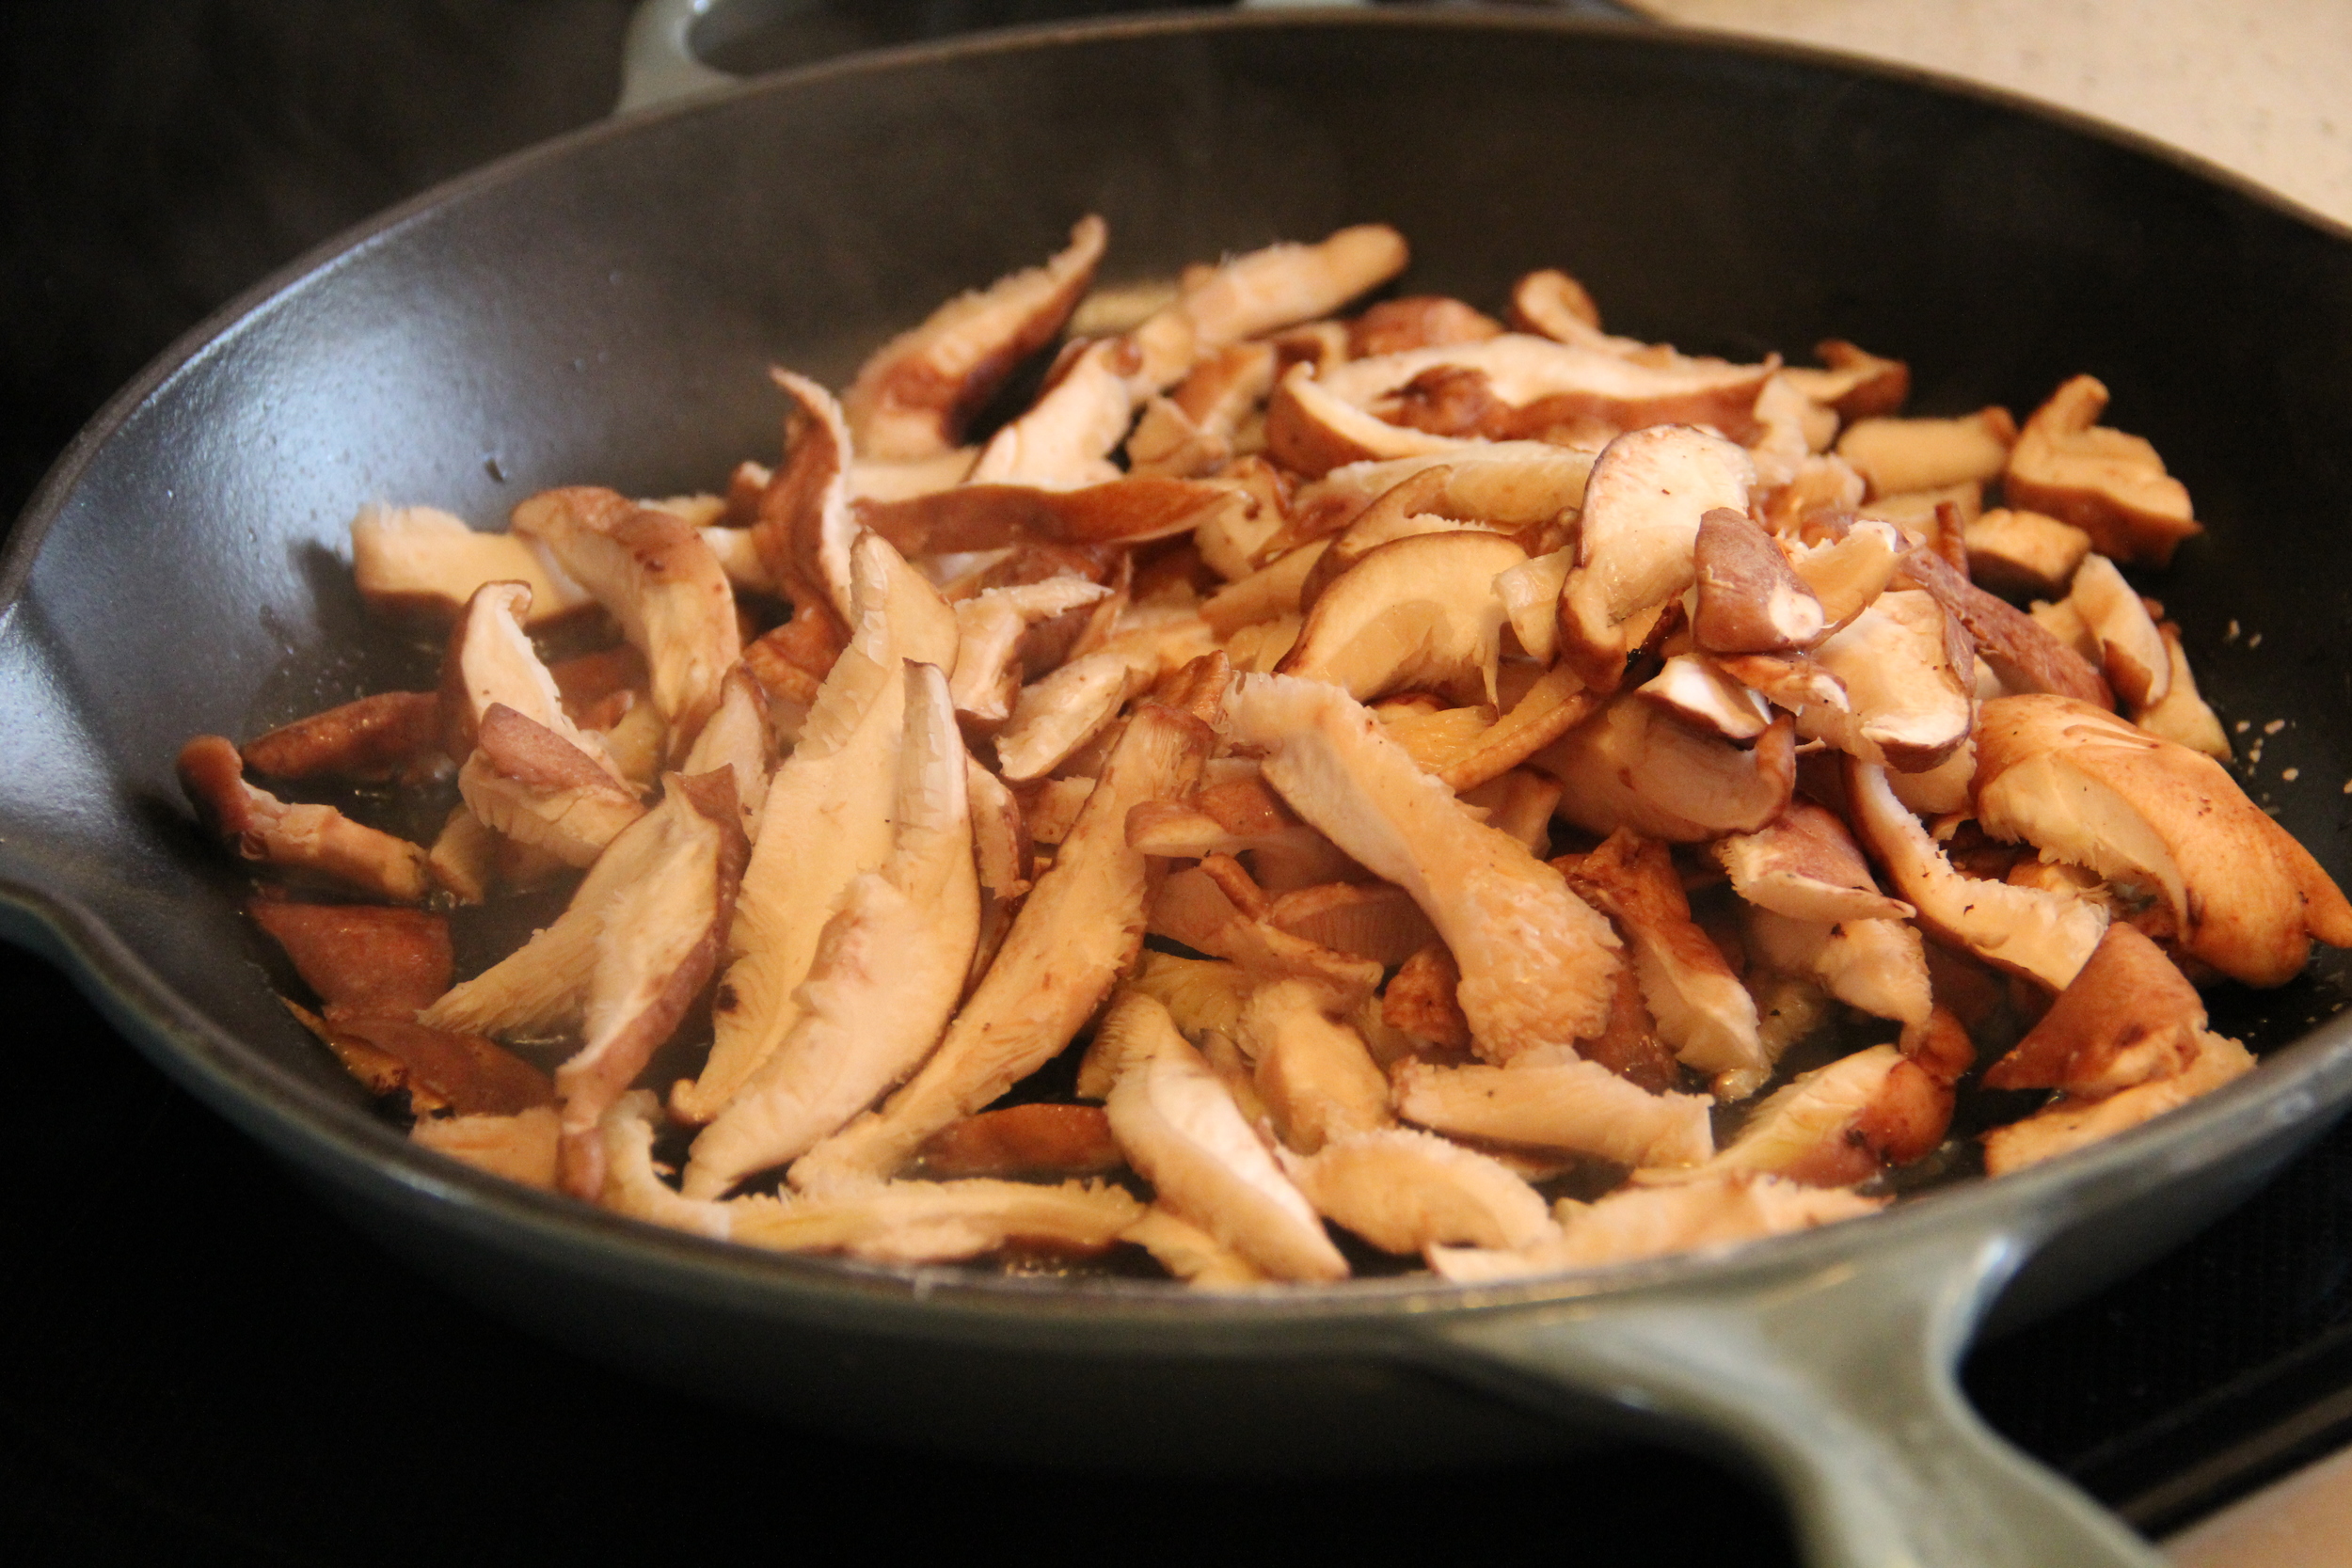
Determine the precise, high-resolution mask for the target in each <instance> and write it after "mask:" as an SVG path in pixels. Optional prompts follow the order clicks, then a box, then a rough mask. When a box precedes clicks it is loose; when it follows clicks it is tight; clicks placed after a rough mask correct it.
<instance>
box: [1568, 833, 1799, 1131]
mask: <svg viewBox="0 0 2352 1568" xmlns="http://www.w3.org/2000/svg"><path fill="white" fill-rule="evenodd" d="M1567 875H1568V885H1569V886H1570V887H1572V888H1574V889H1575V890H1576V891H1577V892H1578V893H1580V894H1582V895H1584V897H1585V898H1586V900H1588V901H1589V902H1590V903H1592V904H1593V906H1594V907H1595V908H1597V909H1598V910H1600V911H1602V912H1603V913H1605V914H1608V915H1610V916H1611V917H1612V918H1613V919H1614V920H1615V921H1616V923H1617V927H1618V928H1619V929H1620V930H1621V931H1623V932H1624V933H1625V938H1626V942H1627V943H1628V945H1629V946H1630V947H1631V949H1632V952H1633V972H1634V974H1635V975H1636V976H1637V977H1638V978H1639V979H1640V981H1641V986H1642V1000H1643V1002H1644V1003H1645V1005H1647V1006H1648V1007H1649V1011H1650V1016H1651V1017H1652V1018H1654V1019H1655V1020H1656V1021H1657V1023H1658V1034H1659V1037H1660V1038H1661V1039H1663V1040H1664V1041H1665V1042H1666V1043H1667V1044H1668V1045H1670V1046H1672V1047H1674V1051H1675V1054H1676V1056H1677V1057H1678V1058H1680V1060H1681V1061H1682V1063H1683V1065H1684V1066H1686V1067H1691V1068H1695V1069H1698V1070H1699V1071H1701V1072H1703V1073H1706V1074H1708V1077H1709V1078H1710V1079H1711V1080H1712V1081H1713V1085H1714V1089H1715V1094H1716V1097H1717V1098H1718V1099H1722V1100H1741V1099H1745V1098H1746V1097H1747V1096H1749V1095H1751V1094H1754V1093H1755V1092H1756V1090H1757V1089H1759V1088H1761V1087H1762V1086H1763V1085H1764V1080H1765V1079H1767V1078H1769V1077H1771V1076H1772V1059H1771V1058H1770V1057H1769V1056H1767V1055H1766V1054H1765V1053H1764V1043H1763V1041H1762V1039H1761V1038H1760V1037H1758V1035H1757V1033H1756V999H1755V998H1754V997H1752V996H1750V995H1749V994H1748V990H1747V988H1746V987H1745V986H1742V985H1741V984H1740V977H1739V976H1738V975H1736V974H1733V973H1732V972H1731V966H1730V965H1729V964H1728V963H1726V962H1724V955H1723V949H1721V948H1719V947H1717V946H1716V945H1715V942H1714V940H1713V939H1712V938H1710V937H1709V936H1708V934H1707V933H1706V932H1705V931H1704V930H1701V929H1700V928H1699V927H1698V925H1697V923H1696V922H1694V921H1692V918H1691V902H1690V899H1689V898H1688V897H1687V896H1686V895H1684V893H1683V891H1682V879H1681V878H1680V877H1679V876H1678V875H1677V873H1676V871H1675V868H1674V859H1673V856H1672V855H1671V854H1670V853H1669V851H1668V850H1667V848H1666V847H1665V845H1663V844H1661V843H1660V842H1659V841H1658V840H1656V839H1645V838H1643V837H1641V836H1640V835H1639V834H1637V833H1633V832H1628V831H1627V830H1625V829H1623V828H1620V829H1618V830H1617V831H1616V832H1613V833H1612V834H1610V835H1609V837H1608V838H1606V839H1605V840H1603V841H1602V842H1601V846H1600V847H1599V848H1597V849H1595V850H1594V851H1593V852H1592V853H1591V854H1589V855H1584V856H1581V857H1580V858H1579V859H1578V860H1577V861H1576V862H1575V863H1574V868H1573V869H1571V870H1569V871H1568V874H1567ZM1600 1032H1601V1031H1600V1030H1599V1029H1597V1028H1596V1029H1592V1030H1589V1031H1587V1033H1589V1034H1594V1035H1597V1034H1599V1033H1600Z"/></svg>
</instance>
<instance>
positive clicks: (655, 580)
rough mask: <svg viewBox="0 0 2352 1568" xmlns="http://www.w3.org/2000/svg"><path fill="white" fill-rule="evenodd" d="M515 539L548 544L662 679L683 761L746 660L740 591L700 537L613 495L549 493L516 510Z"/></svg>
mask: <svg viewBox="0 0 2352 1568" xmlns="http://www.w3.org/2000/svg"><path fill="white" fill-rule="evenodd" d="M515 531H516V532H517V533H519V534H522V535H524V536H525V537H527V538H534V539H538V540H541V541H543V542H544V543H545V544H546V545H547V546H548V549H549V550H551V551H553V552H554V554H555V558H556V559H557V560H558V561H559V562H562V563H563V565H564V570H565V571H567V572H570V573H571V574H572V575H573V576H574V577H577V578H580V581H581V582H583V583H585V584H587V586H588V589H589V592H591V593H593V594H596V598H597V601H598V602H599V603H601V604H602V605H603V606H604V607H605V609H607V610H610V611H612V618H613V619H614V620H615V621H617V622H619V623H620V626H621V631H622V634H623V635H624V636H626V637H627V638H628V641H630V642H631V643H632V644H634V645H635V646H636V648H637V649H638V650H639V651H640V652H641V653H643V654H644V656H645V662H646V663H647V664H648V665H649V666H651V668H652V671H653V702H654V706H655V707H656V708H657V709H658V710H659V711H660V714H661V721H662V722H663V723H664V724H665V725H667V726H668V727H669V736H670V738H669V744H670V751H671V753H672V754H673V755H675V756H683V755H685V753H686V749H687V747H689V746H691V745H692V744H693V740H694V736H696V735H697V734H698V733H700V731H701V729H702V726H703V721H704V720H706V719H707V718H709V717H710V712H711V710H712V709H713V708H715V707H717V706H718V705H719V684H720V682H722V681H723V680H724V679H725V678H726V673H727V671H728V669H729V668H731V667H732V666H733V665H734V663H735V661H736V660H737V659H738V658H739V657H742V653H743V641H742V635H741V632H740V630H739V626H738V624H737V622H736V618H735V591H734V590H733V589H732V588H731V587H729V586H728V584H727V575H726V572H725V571H724V569H723V568H722V567H721V566H720V564H719V560H718V557H716V556H714V555H712V554H711V553H710V546H707V545H706V544H704V543H703V542H702V536H701V535H700V534H698V533H696V532H695V531H693V529H692V528H691V527H690V526H689V525H687V524H686V523H683V522H681V521H679V520H678V519H677V518H676V517H675V516H673V515H670V514H669V513H667V512H662V511H659V510H656V509H652V508H645V507H640V506H637V505H635V504H634V503H632V502H630V501H628V500H627V499H623V498H622V497H620V496H617V495H614V494H613V493H612V491H610V490H595V489H588V488H584V487H583V488H575V489H569V490H549V491H546V492H544V493H542V494H540V495H537V496H533V497H532V499H529V500H527V501H525V502H523V503H522V504H521V505H520V506H517V507H516V509H515Z"/></svg>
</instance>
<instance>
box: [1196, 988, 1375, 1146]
mask: <svg viewBox="0 0 2352 1568" xmlns="http://www.w3.org/2000/svg"><path fill="white" fill-rule="evenodd" d="M1370 989H1371V988H1370V987H1369V986H1367V987H1365V988H1364V991H1365V992H1366V993H1368V992H1369V990H1370ZM1361 994H1362V993H1359V995H1356V996H1349V995H1346V994H1344V993H1335V992H1334V991H1333V990H1332V989H1331V988H1330V987H1328V986H1326V985H1323V984H1321V983H1319V982H1318V981H1317V980H1315V979H1312V978H1306V979H1289V980H1269V981H1266V982H1264V983H1262V984H1260V985H1259V986H1257V987H1256V988H1254V989H1253V990H1251V991H1250V993H1249V997H1248V1000H1247V1001H1246V1002H1244V1003H1243V1004H1242V1009H1241V1014H1240V1016H1239V1018H1238V1019H1237V1020H1236V1021H1235V1033H1234V1041H1235V1043H1237V1044H1238V1045H1240V1047H1241V1049H1242V1053H1243V1054H1244V1055H1246V1056H1248V1058H1249V1060H1250V1062H1251V1064H1252V1065H1253V1066H1254V1067H1255V1069H1256V1071H1255V1074H1254V1075H1253V1081H1254V1084H1255V1086H1256V1088H1257V1091H1258V1099H1259V1102H1260V1103H1262V1104H1263V1105H1264V1107H1265V1108H1266V1111H1267V1113H1268V1114H1269V1116H1270V1117H1272V1119H1273V1122H1274V1129H1275V1132H1276V1133H1277V1134H1278V1135H1279V1137H1280V1138H1281V1140H1282V1142H1283V1143H1284V1144H1285V1145H1287V1146H1288V1147H1290V1148H1295V1149H1296V1150H1297V1151H1298V1152H1300V1153H1301V1154H1312V1153H1313V1152H1314V1151H1315V1150H1317V1149H1319V1148H1322V1147H1323V1146H1324V1145H1325V1144H1327V1143H1328V1142H1330V1141H1331V1140H1332V1139H1334V1138H1343V1137H1347V1136H1349V1135H1351V1134H1354V1133H1357V1132H1371V1131H1373V1130H1374V1129H1376V1128H1382V1127H1391V1126H1393V1125H1395V1120H1396V1118H1395V1117H1393V1116H1391V1114H1390V1112H1389V1081H1388V1079H1387V1078H1386V1077H1384V1076H1383V1075H1382V1073H1381V1071H1380V1068H1379V1065H1378V1064H1377V1063H1375V1061H1374V1060H1373V1059H1372V1052H1371V1050H1370V1049H1369V1048H1368V1047H1367V1046H1366V1045H1365V1044H1364V1037H1362V1036H1361V1035H1359V1034H1358V1033H1357V1032H1356V1031H1355V1030H1354V1029H1352V1028H1350V1027H1349V1026H1348V1025H1346V1024H1344V1023H1342V1022H1337V1021H1335V1020H1334V1019H1332V1018H1331V1017H1330V1016H1329V1014H1328V1012H1327V1009H1328V1008H1330V1007H1332V1006H1333V1005H1334V1004H1335V1003H1336V1004H1337V1005H1338V1006H1341V1007H1346V1006H1352V1005H1353V1004H1354V1003H1355V1002H1356V1001H1358V1000H1359V999H1360V995H1361Z"/></svg>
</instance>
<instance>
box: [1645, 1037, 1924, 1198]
mask: <svg viewBox="0 0 2352 1568" xmlns="http://www.w3.org/2000/svg"><path fill="white" fill-rule="evenodd" d="M1902 1062H1903V1054H1902V1053H1901V1052H1899V1051H1898V1050H1896V1049H1895V1047H1893V1046H1891V1045H1874V1046H1871V1047H1869V1048H1868V1049H1867V1050H1864V1051H1857V1052H1855V1053H1853V1054H1852V1055H1851V1056H1842V1057H1840V1058H1838V1059H1837V1060H1836V1061H1834V1062H1831V1063H1830V1064H1828V1065H1827V1066H1826V1067H1819V1068H1816V1069H1813V1070H1812V1071H1811V1072H1803V1073H1799V1074H1798V1075H1797V1076H1796V1077H1795V1078H1794V1079H1792V1080H1790V1081H1789V1082H1788V1084H1786V1085H1783V1086H1782V1087H1781V1088H1779V1089H1777V1090H1775V1091H1774V1092H1773V1093H1772V1096H1771V1098H1769V1099H1767V1100H1766V1101H1764V1102H1763V1103H1762V1104H1760V1105H1758V1106H1756V1110H1755V1111H1754V1113H1752V1114H1751V1115H1750V1116H1749V1117H1748V1120H1747V1124H1746V1125H1745V1126H1743V1127H1742V1128H1741V1129H1740V1135H1739V1136H1738V1137H1737V1138H1735V1139H1733V1140H1732V1141H1731V1142H1730V1143H1729V1144H1727V1145H1725V1146H1724V1148H1722V1149H1721V1150H1720V1151H1719V1152H1717V1154H1716V1155H1715V1157H1714V1158H1713V1159H1711V1160H1709V1161H1708V1162H1707V1163H1706V1164H1703V1165H1698V1166H1695V1167H1693V1168H1692V1170H1690V1171H1689V1172H1687V1173H1686V1172H1682V1171H1671V1172H1662V1173H1656V1174H1650V1173H1645V1176H1644V1178H1643V1179H1644V1180H1647V1181H1652V1182H1658V1181H1674V1180H1681V1179H1682V1178H1683V1177H1684V1176H1685V1175H1689V1176H1693V1177H1696V1176H1710V1177H1711V1176H1718V1175H1724V1174H1728V1173H1730V1172H1734V1171H1739V1172H1744V1173H1749V1174H1754V1175H1762V1176H1778V1177H1781V1178H1784V1179H1786V1180H1791V1181H1803V1182H1804V1183H1806V1184H1807V1185H1809V1186H1816V1187H1845V1186H1851V1185H1852V1184H1853V1183H1854V1182H1857V1181H1862V1180H1867V1179H1869V1178H1870V1177H1873V1176H1876V1175H1877V1174H1878V1173H1879V1170H1880V1168H1881V1165H1882V1163H1883V1162H1882V1157H1881V1151H1880V1150H1879V1149H1877V1148H1873V1147H1871V1146H1870V1145H1869V1144H1868V1143H1867V1142H1865V1141H1863V1140H1861V1139H1858V1138H1856V1137H1854V1136H1853V1133H1854V1132H1855V1131H1856V1128H1857V1127H1858V1125H1860V1124H1861V1123H1862V1122H1863V1120H1864V1118H1865V1117H1866V1115H1867V1112H1868V1111H1869V1109H1870V1108H1871V1106H1872V1105H1873V1104H1874V1103H1875V1102H1876V1101H1878V1099H1879V1098H1880V1096H1882V1095H1883V1094H1884V1093H1885V1092H1886V1091H1887V1087H1888V1080H1889V1078H1890V1077H1891V1076H1892V1074H1893V1073H1894V1071H1895V1069H1897V1068H1899V1067H1900V1066H1901V1065H1902ZM1947 1114H1948V1107H1947ZM1937 1135H1938V1137H1939V1138H1940V1137H1941V1135H1942V1134H1941V1132H1940V1131H1939V1132H1938V1134H1937Z"/></svg>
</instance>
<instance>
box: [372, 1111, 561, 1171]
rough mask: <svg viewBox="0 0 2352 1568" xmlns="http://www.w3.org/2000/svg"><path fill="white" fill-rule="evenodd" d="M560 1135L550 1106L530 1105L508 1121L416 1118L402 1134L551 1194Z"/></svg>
mask: <svg viewBox="0 0 2352 1568" xmlns="http://www.w3.org/2000/svg"><path fill="white" fill-rule="evenodd" d="M561 1136H562V1130H561V1124H560V1123H559V1122H558V1121H557V1119H556V1115H555V1107H554V1106H553V1105H534V1106H532V1107H531V1108H530V1109H529V1110H527V1111H517V1112H516V1113H515V1114H514V1115H513V1116H494V1115H490V1114H487V1113H481V1112H477V1113H475V1114H473V1115H471V1116H454V1117H420V1118H419V1119H418V1121H417V1124H416V1125H415V1126H414V1127H411V1128H410V1129H409V1130H408V1138H409V1141H410V1142H412V1143H417V1144H421V1145H423V1146H424V1147H425V1148H429V1149H432V1150H433V1151H434V1152H435V1153H437V1154H446V1155H448V1156H449V1157H450V1158H451V1159H453V1160H456V1161H459V1162H460V1163H462V1164H469V1165H471V1166H472V1167H473V1168H474V1169H476V1170H478V1171H485V1172H487V1173H488V1174H490V1175H492V1176H496V1177H502V1178H504V1179H505V1180H509V1181H519V1182H521V1183H522V1184H523V1185H524V1186H526V1187H536V1188H538V1189H539V1190H540V1191H542V1192H553V1191H554V1190H555V1176H556V1148H557V1140H558V1139H559V1138H560V1137H561Z"/></svg>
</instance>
